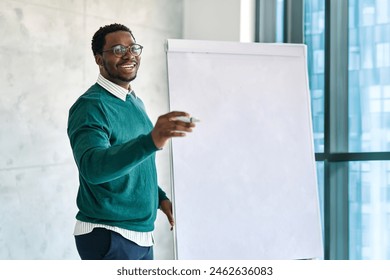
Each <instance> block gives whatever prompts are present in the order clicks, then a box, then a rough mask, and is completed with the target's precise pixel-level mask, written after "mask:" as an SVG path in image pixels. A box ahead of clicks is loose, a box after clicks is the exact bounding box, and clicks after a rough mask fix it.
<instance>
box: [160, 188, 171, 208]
mask: <svg viewBox="0 0 390 280" xmlns="http://www.w3.org/2000/svg"><path fill="white" fill-rule="evenodd" d="M163 200H169V198H168V197H167V194H166V193H165V192H164V191H163V190H162V189H161V188H160V187H158V201H159V204H160V203H161V201H163Z"/></svg>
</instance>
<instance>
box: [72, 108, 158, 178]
mask: <svg viewBox="0 0 390 280" xmlns="http://www.w3.org/2000/svg"><path fill="white" fill-rule="evenodd" d="M110 134H111V131H110V124H109V120H108V118H107V116H106V114H105V111H104V108H103V107H102V105H101V102H100V101H99V100H92V101H91V100H88V101H87V102H82V101H80V102H78V103H76V104H75V106H73V107H72V108H71V110H70V112H69V120H68V136H69V139H70V143H71V146H72V150H73V155H74V158H75V161H76V164H77V166H78V168H79V172H80V175H81V176H82V177H83V178H84V179H85V180H86V181H88V182H90V183H92V184H101V183H105V182H108V181H111V180H115V179H117V178H119V177H121V176H123V175H125V174H127V173H128V172H129V171H130V170H131V169H132V168H133V167H134V166H136V165H137V164H139V163H141V162H142V161H143V160H144V159H146V158H148V157H149V156H150V155H152V154H153V153H154V152H156V150H157V148H156V146H155V145H154V142H153V139H152V136H151V133H149V134H145V135H140V136H138V137H137V138H135V139H131V140H130V141H128V142H125V143H123V144H120V145H115V146H111V144H110V140H109V139H110Z"/></svg>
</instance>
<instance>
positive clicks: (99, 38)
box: [91, 23, 135, 55]
mask: <svg viewBox="0 0 390 280" xmlns="http://www.w3.org/2000/svg"><path fill="white" fill-rule="evenodd" d="M116 31H126V32H129V33H130V35H131V37H133V39H134V41H135V38H134V35H133V33H132V32H131V30H130V29H129V28H128V27H127V26H124V25H123V24H119V23H113V24H110V25H105V26H103V27H100V28H99V30H98V31H96V33H95V34H94V35H93V37H92V44H91V45H92V52H93V55H97V54H102V53H103V47H104V44H105V43H106V35H107V34H109V33H112V32H116Z"/></svg>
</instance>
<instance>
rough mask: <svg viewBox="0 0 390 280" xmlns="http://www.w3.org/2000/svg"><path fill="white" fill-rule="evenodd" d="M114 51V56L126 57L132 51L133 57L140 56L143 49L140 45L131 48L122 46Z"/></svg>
mask: <svg viewBox="0 0 390 280" xmlns="http://www.w3.org/2000/svg"><path fill="white" fill-rule="evenodd" d="M113 51H114V54H115V55H116V56H124V55H125V54H126V52H127V51H130V52H131V53H132V54H133V55H135V56H138V55H140V54H141V52H142V47H141V45H138V44H135V45H131V46H129V47H125V46H121V45H120V46H116V47H114V48H113Z"/></svg>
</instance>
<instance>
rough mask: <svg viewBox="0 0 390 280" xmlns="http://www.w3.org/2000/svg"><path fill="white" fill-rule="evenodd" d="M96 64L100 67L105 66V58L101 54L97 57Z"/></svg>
mask: <svg viewBox="0 0 390 280" xmlns="http://www.w3.org/2000/svg"><path fill="white" fill-rule="evenodd" d="M95 62H96V64H97V65H99V67H102V66H103V56H102V55H101V54H97V55H95Z"/></svg>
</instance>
